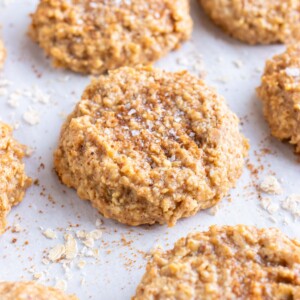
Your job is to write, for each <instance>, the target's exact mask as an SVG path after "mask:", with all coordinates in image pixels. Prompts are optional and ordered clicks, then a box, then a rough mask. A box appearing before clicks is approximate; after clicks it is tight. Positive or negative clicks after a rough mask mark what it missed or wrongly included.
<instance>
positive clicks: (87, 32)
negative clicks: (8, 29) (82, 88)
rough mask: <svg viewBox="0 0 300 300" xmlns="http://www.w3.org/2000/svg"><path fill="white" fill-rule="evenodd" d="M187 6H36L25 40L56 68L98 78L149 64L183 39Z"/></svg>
mask: <svg viewBox="0 0 300 300" xmlns="http://www.w3.org/2000/svg"><path fill="white" fill-rule="evenodd" d="M189 10H190V7H189V1H188V0H151V1H146V0H129V1H128V0H98V1H91V0H70V1H68V0H41V1H40V4H39V5H38V7H37V10H36V12H35V13H34V14H33V15H32V24H31V26H30V30H29V33H30V36H31V37H32V38H33V40H34V41H36V42H37V43H38V44H39V45H40V46H41V47H42V48H43V49H44V51H45V52H46V54H47V55H49V56H50V57H51V58H52V60H53V63H54V66H56V67H64V68H69V69H71V70H73V71H75V72H81V73H91V74H101V73H103V72H105V71H107V70H110V69H116V68H118V67H121V66H135V65H137V64H148V63H152V62H154V61H156V60H158V59H159V58H161V57H162V56H164V55H165V54H167V53H168V52H169V51H171V50H174V49H176V48H178V47H179V45H180V43H181V42H183V41H185V40H187V39H189V37H190V35H191V31H192V20H191V17H190V15H189Z"/></svg>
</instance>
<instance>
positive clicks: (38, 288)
mask: <svg viewBox="0 0 300 300" xmlns="http://www.w3.org/2000/svg"><path fill="white" fill-rule="evenodd" d="M0 299H1V300H78V298H77V297H76V296H74V295H70V296H68V295H66V294H65V293H63V292H61V291H60V290H57V289H55V288H52V287H46V286H43V285H40V284H37V283H35V282H0Z"/></svg>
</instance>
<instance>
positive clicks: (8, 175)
mask: <svg viewBox="0 0 300 300" xmlns="http://www.w3.org/2000/svg"><path fill="white" fill-rule="evenodd" d="M24 155H25V147H24V146H23V145H21V144H19V143H18V142H17V141H16V140H14V139H13V137H12V129H11V127H9V126H8V125H6V124H4V123H1V122H0V191H1V193H0V234H1V233H3V231H4V229H5V225H6V215H7V213H8V212H9V211H10V209H11V207H12V206H14V205H16V204H18V203H19V202H21V200H22V199H23V197H24V193H25V190H26V189H27V187H28V186H29V185H30V184H31V179H29V178H28V177H27V176H26V174H25V170H24V164H23V162H22V158H23V157H24Z"/></svg>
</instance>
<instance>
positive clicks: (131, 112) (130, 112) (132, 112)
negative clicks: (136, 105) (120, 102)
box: [128, 109, 136, 116]
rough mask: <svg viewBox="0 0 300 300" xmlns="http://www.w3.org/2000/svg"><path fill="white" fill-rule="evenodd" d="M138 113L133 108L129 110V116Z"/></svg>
mask: <svg viewBox="0 0 300 300" xmlns="http://www.w3.org/2000/svg"><path fill="white" fill-rule="evenodd" d="M135 113H136V110H135V109H131V110H130V111H129V112H128V116H131V115H133V114H135Z"/></svg>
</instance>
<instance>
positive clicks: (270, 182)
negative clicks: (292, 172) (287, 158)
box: [259, 175, 283, 195]
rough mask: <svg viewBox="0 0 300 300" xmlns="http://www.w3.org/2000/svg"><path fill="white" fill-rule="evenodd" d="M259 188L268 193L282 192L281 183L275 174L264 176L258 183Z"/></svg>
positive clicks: (276, 193)
mask: <svg viewBox="0 0 300 300" xmlns="http://www.w3.org/2000/svg"><path fill="white" fill-rule="evenodd" d="M259 187H260V190H261V191H262V192H264V193H266V194H270V195H280V194H282V193H283V190H282V187H281V184H280V183H279V181H278V180H277V178H276V177H275V176H272V175H269V176H266V177H265V178H264V179H263V181H262V182H261V184H260V186H259Z"/></svg>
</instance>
